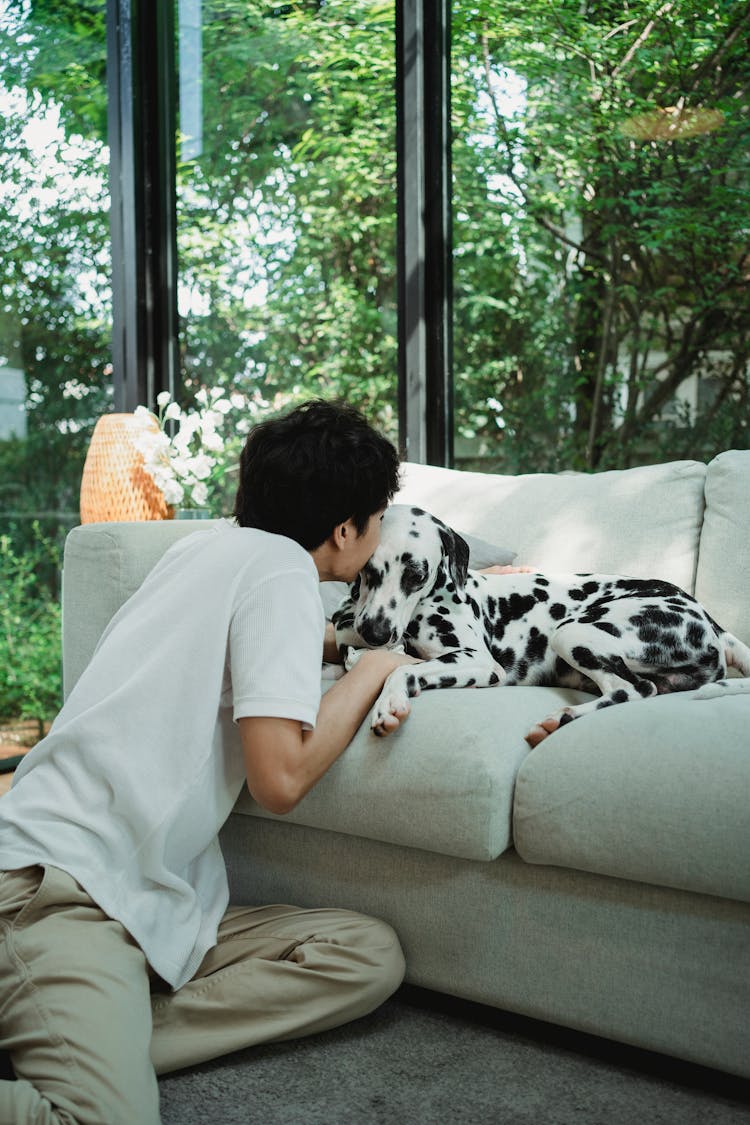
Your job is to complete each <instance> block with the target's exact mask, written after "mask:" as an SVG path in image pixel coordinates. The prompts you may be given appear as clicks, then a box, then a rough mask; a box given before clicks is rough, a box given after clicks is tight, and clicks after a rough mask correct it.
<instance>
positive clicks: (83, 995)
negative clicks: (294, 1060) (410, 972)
mask: <svg viewBox="0 0 750 1125" xmlns="http://www.w3.org/2000/svg"><path fill="white" fill-rule="evenodd" d="M403 969H404V963H403V956H402V953H401V949H400V946H399V944H398V939H397V938H396V935H395V934H394V933H393V931H392V930H391V929H390V927H389V926H387V925H385V924H384V923H382V922H378V921H376V920H374V919H371V918H365V917H363V916H362V915H359V914H353V913H350V912H349V911H344V910H298V909H296V908H294V907H291V906H265V907H260V908H258V909H253V908H249V907H248V908H244V907H237V908H232V909H230V910H228V911H227V913H226V915H225V917H224V920H223V922H222V924H221V928H220V930H219V940H218V944H217V945H216V946H215V947H214V948H213V949H212V950H210V951H209V953H208V954H207V955H206V957H205V958H204V960H203V963H202V965H201V966H200V968H199V970H198V972H197V973H196V975H195V977H194V978H193V979H192V980H191V981H188V983H187V984H186V985H184V986H183V987H182V988H180V989H179V990H178V991H177V992H171V991H157V990H155V982H154V980H153V979H152V977H151V975H150V973H149V969H148V964H147V962H146V959H145V957H144V955H143V953H142V951H141V949H140V948H139V946H137V945H136V944H135V942H134V941H133V940H132V938H131V937H130V936H129V935H128V933H127V932H126V930H125V929H124V928H123V927H122V926H121V925H120V924H119V922H115V921H113V920H112V919H111V918H109V917H108V916H107V915H106V914H104V913H103V912H102V911H101V910H100V909H99V908H98V907H97V906H96V904H95V903H93V902H92V900H91V899H90V898H89V897H88V895H87V894H86V893H85V891H84V890H83V889H82V888H81V887H80V886H79V885H78V883H76V882H75V881H74V880H73V879H71V878H70V876H68V875H66V874H65V873H64V872H62V871H60V870H58V869H57V868H54V867H47V868H46V869H42V868H41V867H26V868H23V869H22V870H20V871H5V872H0V1049H1V1050H5V1051H8V1052H10V1057H11V1060H12V1063H13V1068H14V1070H15V1074H16V1081H0V1125H31V1123H32V1122H33V1123H34V1125H42V1123H44V1125H47V1123H52V1122H67V1123H72V1122H79V1123H84V1122H85V1123H88V1125H152V1123H154V1122H158V1121H159V1095H158V1087H157V1082H156V1074H157V1073H159V1074H162V1073H165V1072H166V1071H169V1070H174V1069H176V1068H178V1067H183V1066H189V1065H191V1064H193V1063H197V1062H201V1061H203V1060H205V1059H210V1058H214V1057H216V1056H217V1055H221V1054H224V1053H225V1052H227V1051H232V1050H236V1049H237V1048H240V1047H247V1046H250V1045H251V1044H253V1043H261V1042H266V1041H268V1040H272V1039H291V1038H294V1037H295V1036H298V1035H307V1034H309V1033H311V1032H315V1031H323V1030H324V1029H326V1028H329V1027H335V1026H336V1025H338V1024H341V1023H345V1022H346V1021H347V1020H353V1019H356V1018H357V1017H358V1016H362V1015H365V1014H366V1013H367V1012H370V1011H372V1010H373V1008H375V1007H377V1005H378V1004H380V1003H381V1002H382V1001H383V1000H385V999H386V998H387V997H388V996H389V995H390V994H391V993H392V992H393V991H394V989H396V988H397V987H398V985H399V983H400V982H401V979H402V976H403Z"/></svg>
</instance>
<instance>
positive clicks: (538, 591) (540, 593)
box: [532, 585, 549, 602]
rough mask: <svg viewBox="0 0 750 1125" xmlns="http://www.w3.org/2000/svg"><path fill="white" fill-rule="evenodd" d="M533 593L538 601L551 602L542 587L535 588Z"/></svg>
mask: <svg viewBox="0 0 750 1125" xmlns="http://www.w3.org/2000/svg"><path fill="white" fill-rule="evenodd" d="M532 592H533V594H534V597H535V598H536V600H537V601H538V602H548V601H549V594H548V593H547V591H546V590H544V589H543V588H542V587H541V586H539V585H537V586H535V587H534V590H533V591H532Z"/></svg>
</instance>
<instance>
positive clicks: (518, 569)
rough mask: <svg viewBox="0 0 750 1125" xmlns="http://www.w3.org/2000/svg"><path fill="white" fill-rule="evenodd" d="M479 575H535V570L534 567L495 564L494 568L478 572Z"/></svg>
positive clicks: (487, 567)
mask: <svg viewBox="0 0 750 1125" xmlns="http://www.w3.org/2000/svg"><path fill="white" fill-rule="evenodd" d="M478 573H479V574H536V573H537V568H536V567H535V566H499V565H498V564H497V563H496V564H495V565H494V566H485V567H483V568H482V570H480V571H479V572H478Z"/></svg>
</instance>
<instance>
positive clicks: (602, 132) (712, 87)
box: [452, 0, 750, 471]
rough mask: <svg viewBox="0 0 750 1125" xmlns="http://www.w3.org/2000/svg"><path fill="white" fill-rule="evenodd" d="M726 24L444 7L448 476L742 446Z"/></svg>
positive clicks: (600, 8)
mask: <svg viewBox="0 0 750 1125" xmlns="http://www.w3.org/2000/svg"><path fill="white" fill-rule="evenodd" d="M747 13H748V8H747V5H746V4H732V3H720V2H717V3H705V0H685V2H684V3H681V4H679V5H673V4H656V3H653V2H649V0H627V2H626V0H615V2H607V3H603V2H600V0H586V2H584V3H580V2H579V0H575V2H573V0H570V2H568V0H563V2H562V3H555V4H549V3H547V2H546V0H524V3H523V4H520V3H516V2H514V0H507V2H506V0H484V2H480V3H471V4H460V5H459V4H456V5H454V6H453V25H452V30H453V90H452V93H453V125H454V136H455V139H454V148H453V164H454V176H455V182H454V199H453V208H454V252H455V260H454V274H455V323H454V329H455V331H454V337H455V374H456V419H457V421H456V426H457V434H456V449H457V454H458V460H459V463H463V464H477V465H480V464H481V465H488V466H493V467H496V468H498V469H502V470H504V471H518V470H522V471H534V470H556V469H560V468H568V469H570V468H573V469H604V468H612V467H624V466H628V465H632V464H639V463H645V462H650V461H662V460H670V459H674V458H698V459H701V460H705V459H708V458H710V457H712V456H713V455H714V454H715V453H716V452H718V451H719V450H722V449H726V448H731V447H747V445H748V435H749V432H750V431H749V428H748V423H749V422H750V402H749V399H748V364H749V360H750V356H749V349H750V302H749V301H748V268H747V267H748V250H749V246H748V242H749V235H750V196H749V195H748V191H749V189H750V178H749V170H748V124H749V118H748V89H749V86H748V79H749V78H750V55H748V52H747V21H748V14H747Z"/></svg>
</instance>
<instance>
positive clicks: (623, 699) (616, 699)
mask: <svg viewBox="0 0 750 1125" xmlns="http://www.w3.org/2000/svg"><path fill="white" fill-rule="evenodd" d="M629 698H630V696H629V695H628V693H627V692H626V691H625V690H624V688H620V689H619V690H618V691H613V692H612V702H613V703H627V701H628V699H629Z"/></svg>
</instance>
